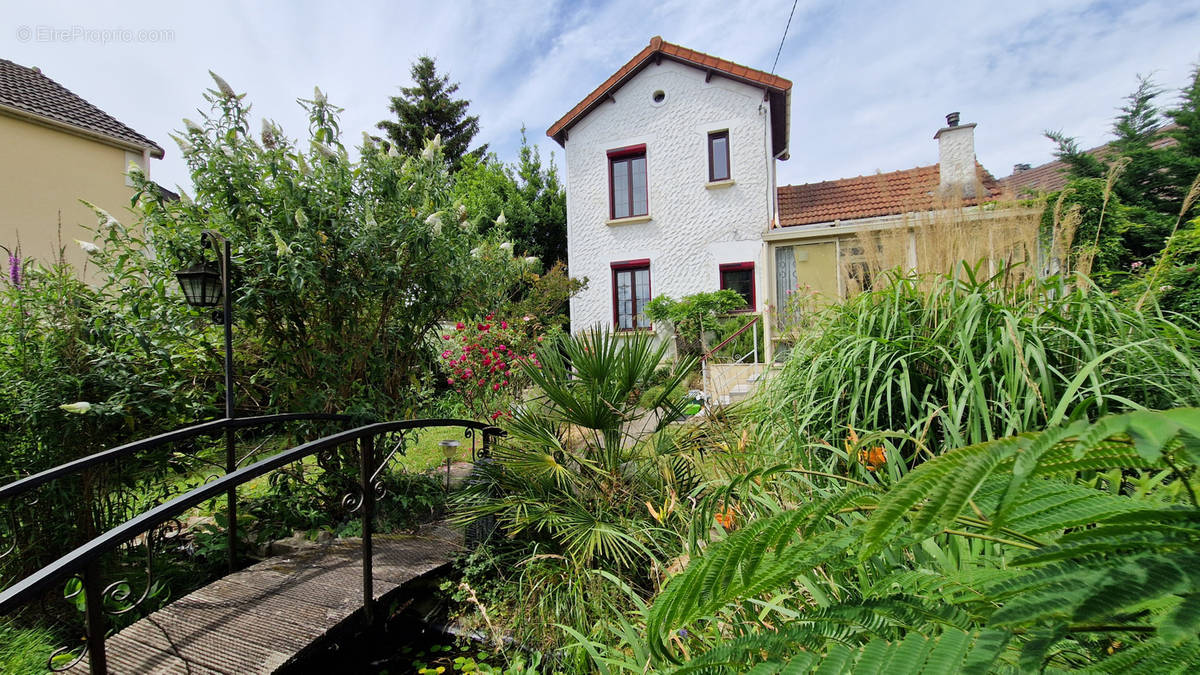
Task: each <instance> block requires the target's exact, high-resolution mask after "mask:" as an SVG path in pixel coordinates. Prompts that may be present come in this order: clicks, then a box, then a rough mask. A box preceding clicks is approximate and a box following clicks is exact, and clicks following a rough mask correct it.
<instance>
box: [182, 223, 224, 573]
mask: <svg viewBox="0 0 1200 675" xmlns="http://www.w3.org/2000/svg"><path fill="white" fill-rule="evenodd" d="M209 245H211V246H212V248H213V251H214V252H215V253H216V257H217V264H215V265H214V264H213V263H210V262H207V261H205V260H204V253H203V251H204V250H205V249H206V248H207V247H208V246H209ZM200 249H201V254H200V256H201V259H200V262H198V263H196V264H195V265H192V266H191V267H189V268H187V269H184V270H180V271H178V272H176V273H175V278H176V279H178V280H179V285H180V287H181V288H182V289H183V297H184V298H185V299H186V300H187V303H188V304H189V305H191V306H193V307H216V306H217V303H218V302H221V303H223V304H222V308H221V309H220V310H217V311H216V312H214V313H213V319H214V320H215V321H217V322H218V323H221V324H224V326H225V420H226V426H225V472H226V474H229V473H232V472H233V471H235V470H237V453H236V449H235V445H234V437H233V427H232V426H231V425H229V424H228V421H229V420H232V419H233V417H234V410H233V401H234V392H233V299H232V298H231V297H230V295H229V274H230V265H229V258H230V255H229V240H228V239H226V238H225V237H223V236H221V235H220V234H219V233H217V232H214V231H213V230H204V231H203V232H201V233H200ZM226 496H227V502H228V512H229V525H228V533H229V570H230V571H231V572H232V571H233V570H234V568H235V567H236V565H237V489H236V488H230V489H229V492H228V494H227V495H226Z"/></svg>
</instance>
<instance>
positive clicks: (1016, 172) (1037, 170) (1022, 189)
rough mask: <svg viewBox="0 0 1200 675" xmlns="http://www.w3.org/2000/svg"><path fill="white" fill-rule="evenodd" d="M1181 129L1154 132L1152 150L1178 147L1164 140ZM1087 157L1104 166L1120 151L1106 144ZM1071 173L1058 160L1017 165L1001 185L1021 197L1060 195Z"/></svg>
mask: <svg viewBox="0 0 1200 675" xmlns="http://www.w3.org/2000/svg"><path fill="white" fill-rule="evenodd" d="M1178 127H1179V125H1177V124H1168V125H1166V126H1163V127H1160V128H1159V129H1158V130H1157V131H1155V132H1154V133H1155V134H1156V137H1155V138H1154V140H1152V141H1150V147H1152V148H1155V149H1161V148H1169V147H1171V146H1173V145H1177V144H1178V143H1179V141H1176V140H1175V139H1174V138H1171V137H1170V136H1164V135H1163V133H1164V132H1167V131H1171V130H1173V129H1177V128H1178ZM1086 153H1087V154H1089V155H1092V156H1093V157H1095V158H1096V159H1099V160H1100V161H1102V162H1108V161H1109V160H1110V159H1112V156H1113V155H1115V153H1116V150H1115V149H1114V148H1113V147H1112V144H1111V143H1105V144H1104V145H1099V146H1096V147H1094V148H1092V149H1090V150H1087V151H1086ZM1070 170H1071V167H1069V166H1067V163H1066V162H1064V161H1062V160H1057V159H1056V160H1054V161H1052V162H1046V163H1045V164H1039V165H1038V166H1030V165H1028V164H1015V165H1013V171H1012V175H1011V176H1005V177H1004V178H1001V179H1000V184H1001V185H1002V186H1003V187H1004V188H1005V189H1006V190H1008V191H1010V192H1012V193H1013V194H1015V195H1018V196H1020V195H1024V194H1038V193H1050V192H1058V191H1059V190H1061V189H1063V188H1064V187H1065V186H1066V185H1067V181H1068V180H1070V178H1071V177H1070Z"/></svg>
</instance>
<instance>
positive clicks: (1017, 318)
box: [757, 268, 1200, 453]
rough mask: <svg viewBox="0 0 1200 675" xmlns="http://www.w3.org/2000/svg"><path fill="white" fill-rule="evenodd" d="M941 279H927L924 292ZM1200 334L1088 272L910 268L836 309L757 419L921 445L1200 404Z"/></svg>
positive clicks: (770, 392) (795, 356)
mask: <svg viewBox="0 0 1200 675" xmlns="http://www.w3.org/2000/svg"><path fill="white" fill-rule="evenodd" d="M925 289H928V290H925ZM1198 349H1200V336H1198V335H1197V332H1196V331H1195V327H1194V325H1193V324H1191V323H1190V322H1189V321H1187V320H1186V319H1177V320H1175V321H1173V320H1171V319H1169V318H1167V317H1164V316H1162V315H1160V314H1157V313H1155V312H1152V311H1151V312H1139V311H1136V310H1133V309H1130V308H1129V307H1128V306H1127V305H1125V304H1123V303H1121V302H1119V301H1118V300H1116V299H1115V298H1113V297H1112V296H1111V295H1110V294H1108V293H1105V292H1103V291H1100V290H1098V289H1096V288H1095V286H1093V285H1092V284H1091V283H1089V282H1088V281H1087V280H1086V279H1082V278H1080V279H1078V280H1077V283H1074V284H1070V283H1068V282H1067V280H1066V279H1063V278H1058V277H1055V278H1050V279H1047V280H1044V281H1035V280H1030V281H1024V282H1021V283H1018V284H1009V283H1008V282H1007V281H1006V274H1005V272H1004V271H1002V272H1000V273H999V274H997V275H996V276H995V277H992V278H982V277H976V276H974V273H972V272H971V271H970V270H966V269H965V268H964V273H963V274H962V277H961V278H951V277H899V276H894V277H893V279H892V280H891V283H890V284H889V285H888V286H887V287H885V288H883V289H881V290H878V291H872V292H867V293H862V294H860V295H858V296H856V297H854V298H852V299H850V300H847V301H846V302H845V303H843V304H841V305H838V306H835V307H831V308H830V309H829V310H827V312H826V313H825V314H824V316H822V317H821V318H820V319H819V320H818V321H817V322H816V326H815V327H814V328H813V329H812V330H811V331H810V332H808V333H806V334H805V337H804V338H803V339H801V341H800V342H799V343H798V344H797V345H796V347H795V349H794V350H793V352H792V354H791V357H790V359H789V361H788V363H787V366H786V368H785V369H784V371H783V372H782V373H781V374H780V375H779V376H778V377H776V378H774V379H773V380H772V381H770V382H769V384H768V387H767V388H766V391H765V393H764V395H763V397H762V398H761V405H760V406H759V408H758V413H757V415H758V417H757V418H758V419H760V420H761V421H762V422H763V423H764V424H768V425H771V426H772V427H773V428H774V429H777V430H782V431H783V432H784V433H785V434H787V435H788V437H789V438H792V439H793V442H796V443H799V444H804V443H808V442H810V441H813V440H816V439H824V440H826V441H828V442H831V443H834V444H836V441H835V439H838V438H842V437H844V436H845V435H846V432H847V425H848V426H849V427H851V428H853V429H868V430H876V431H891V432H895V433H898V434H902V435H904V436H905V437H906V438H908V439H909V444H908V448H909V451H910V453H915V452H916V451H917V450H924V451H927V452H932V453H936V452H939V451H940V450H942V449H945V448H951V447H959V446H964V445H969V444H972V443H979V442H984V441H989V440H993V439H996V438H1002V437H1004V436H1008V435H1011V434H1015V433H1020V432H1023V431H1030V430H1036V429H1041V428H1044V427H1046V426H1048V425H1054V424H1059V423H1062V422H1064V421H1067V420H1070V419H1076V418H1080V417H1088V418H1093V419H1094V418H1095V417H1096V416H1099V415H1103V414H1108V413H1114V412H1120V411H1124V410H1130V409H1138V408H1143V407H1144V408H1157V409H1162V408H1170V407H1176V406H1185V405H1194V404H1198V403H1200V362H1198V361H1197V356H1198V351H1197V350H1198Z"/></svg>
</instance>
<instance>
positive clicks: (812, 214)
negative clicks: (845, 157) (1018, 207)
mask: <svg viewBox="0 0 1200 675" xmlns="http://www.w3.org/2000/svg"><path fill="white" fill-rule="evenodd" d="M975 175H976V176H977V177H978V179H979V182H980V184H982V185H983V188H984V190H985V191H986V192H987V195H986V196H985V197H984V198H983V200H988V199H995V198H997V197H999V196H1000V194H1001V191H1002V188H1001V186H1000V184H999V182H998V181H997V180H996V179H995V178H994V177H993V176H992V174H990V173H988V171H987V170H986V169H984V168H983V167H982V166H980V164H979V163H978V162H976V163H975ZM940 182H941V174H940V171H939V169H938V165H937V164H933V165H930V166H918V167H916V168H912V169H904V170H902V171H892V172H890V173H878V174H875V175H873V176H858V177H856V178H842V179H840V180H827V181H822V182H820V183H805V184H803V185H783V186H780V187H779V224H780V226H781V227H791V226H795V225H812V224H814V223H830V222H833V221H836V220H853V219H855V218H871V217H875V216H890V215H896V214H900V213H908V212H912V211H929V210H931V209H933V208H935V206H936V205H937V202H938V199H937V192H938V186H939V184H940ZM979 201H981V200H980V199H967V200H964V201H963V204H964V205H966V206H970V205H972V204H976V203H978V202H979Z"/></svg>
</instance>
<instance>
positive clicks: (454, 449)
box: [438, 440, 462, 490]
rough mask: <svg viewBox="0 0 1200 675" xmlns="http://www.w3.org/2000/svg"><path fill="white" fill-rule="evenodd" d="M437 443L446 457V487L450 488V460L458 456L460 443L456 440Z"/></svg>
mask: <svg viewBox="0 0 1200 675" xmlns="http://www.w3.org/2000/svg"><path fill="white" fill-rule="evenodd" d="M438 445H439V446H440V447H441V448H442V454H443V455H444V456H445V457H446V489H447V490H449V489H450V462H452V461H454V458H455V457H456V456H458V446H460V445H462V444H461V443H459V442H458V441H451V440H445V441H438Z"/></svg>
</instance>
